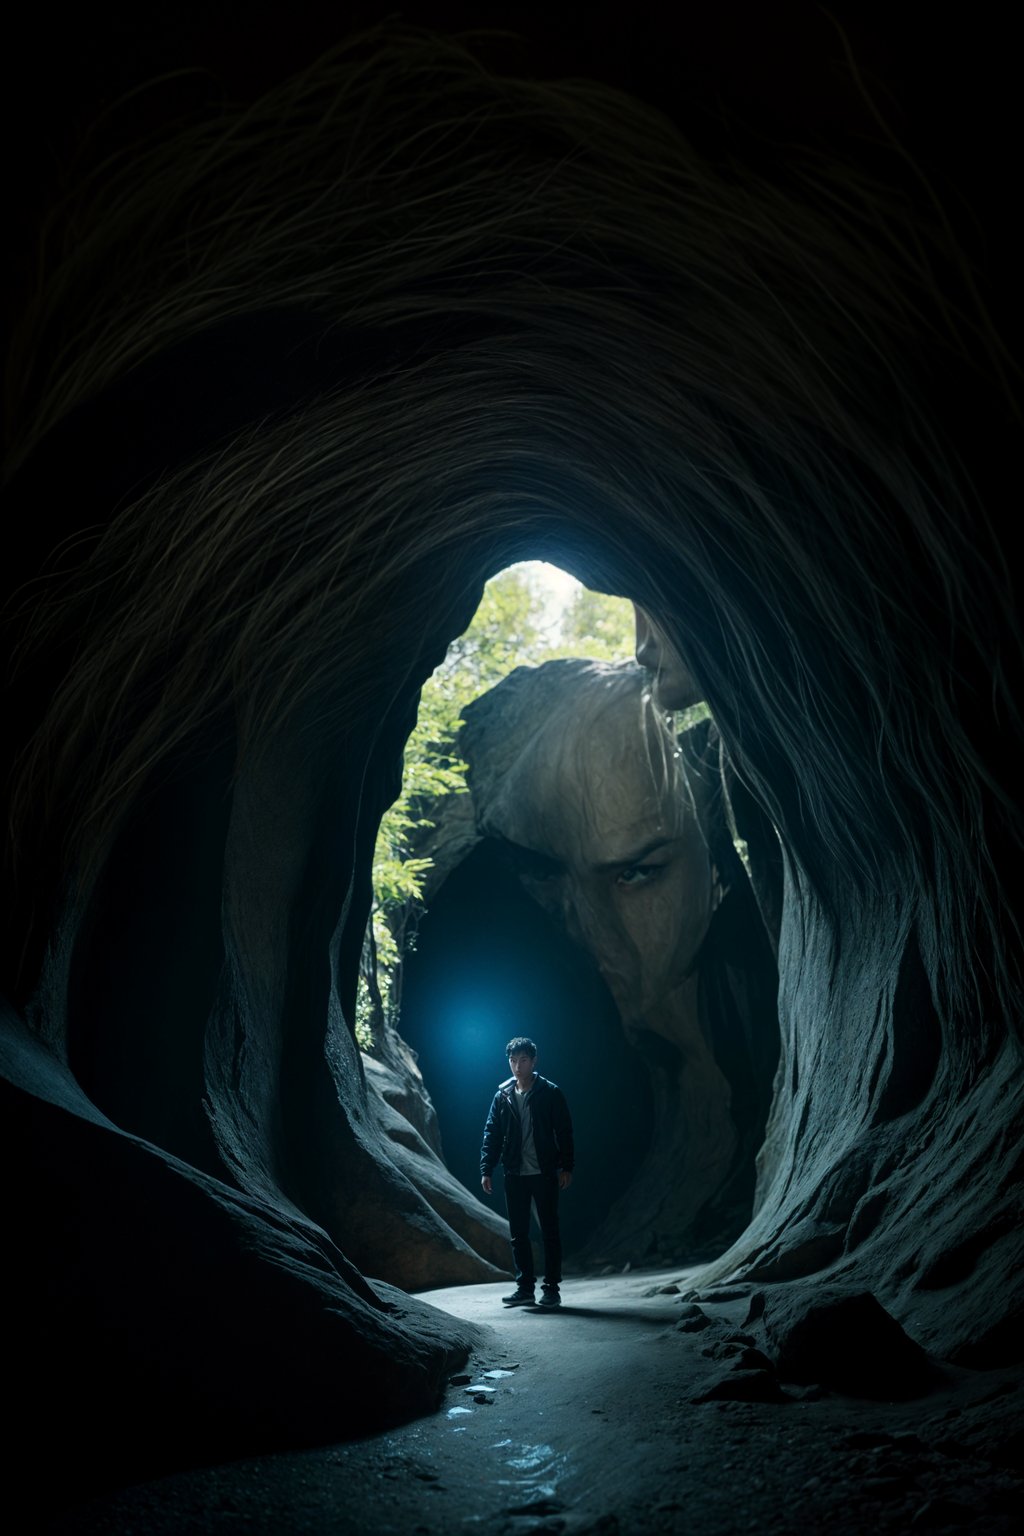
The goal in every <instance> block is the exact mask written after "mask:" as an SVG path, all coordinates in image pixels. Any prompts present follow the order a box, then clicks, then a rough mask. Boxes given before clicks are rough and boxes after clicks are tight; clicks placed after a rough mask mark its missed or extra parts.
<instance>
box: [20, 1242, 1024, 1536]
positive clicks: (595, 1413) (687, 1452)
mask: <svg viewBox="0 0 1024 1536" xmlns="http://www.w3.org/2000/svg"><path fill="white" fill-rule="evenodd" d="M673 1279H679V1280H680V1284H681V1286H682V1288H683V1289H685V1286H686V1280H685V1277H682V1278H680V1277H679V1276H678V1275H669V1274H666V1273H664V1272H662V1273H659V1274H646V1275H645V1274H629V1275H620V1276H609V1277H607V1278H603V1279H588V1280H578V1281H567V1282H566V1284H565V1286H564V1289H563V1295H564V1298H565V1303H566V1304H565V1305H564V1307H563V1308H562V1310H561V1312H559V1313H545V1312H541V1311H538V1310H532V1311H531V1310H527V1309H525V1308H516V1309H504V1308H502V1306H501V1304H500V1300H499V1298H500V1296H501V1294H502V1292H503V1291H505V1290H506V1289H507V1282H506V1284H503V1285H484V1286H466V1287H461V1288H458V1289H453V1290H446V1291H434V1292H430V1293H428V1294H427V1295H425V1296H424V1297H423V1298H422V1299H424V1300H428V1301H430V1302H431V1303H432V1304H433V1305H436V1306H439V1307H442V1308H444V1309H445V1310H447V1311H450V1312H453V1313H456V1314H457V1315H458V1316H460V1317H463V1318H468V1319H470V1320H472V1321H473V1322H477V1323H482V1324H485V1325H487V1326H489V1328H490V1330H491V1332H490V1334H489V1336H488V1344H487V1346H486V1348H484V1349H482V1350H481V1351H480V1353H479V1354H478V1355H477V1356H476V1357H475V1358H474V1359H473V1360H472V1361H471V1362H470V1364H469V1366H468V1367H467V1371H468V1373H469V1374H470V1377H471V1381H470V1383H469V1385H470V1386H475V1385H477V1384H480V1385H481V1386H485V1387H486V1388H487V1398H488V1400H487V1401H477V1400H476V1398H477V1397H478V1396H480V1395H482V1394H480V1393H475V1394H474V1393H473V1392H468V1391H466V1390H465V1388H464V1386H463V1385H461V1384H455V1385H452V1386H450V1387H449V1389H448V1391H447V1393H446V1396H445V1401H444V1404H443V1406H442V1407H441V1409H440V1410H439V1411H438V1413H436V1414H435V1415H433V1416H431V1417H430V1418H428V1419H419V1420H416V1421H415V1422H413V1423H411V1424H408V1425H406V1426H404V1427H403V1428H401V1429H398V1430H394V1431H391V1432H389V1433H386V1434H383V1435H380V1436H376V1437H374V1438H372V1439H368V1440H365V1441H359V1442H349V1443H347V1444H343V1445H338V1446H333V1447H327V1448H322V1449H318V1450H313V1451H308V1452H301V1453H295V1454H288V1455H281V1456H273V1457H262V1458H259V1459H253V1460H251V1461H244V1462H235V1463H232V1464H230V1465H227V1466H222V1467H217V1468H212V1469H208V1470H204V1471H198V1472H192V1473H181V1474H177V1475H175V1476H172V1477H167V1478H162V1479H159V1480H158V1481H156V1482H153V1483H148V1484H143V1485H139V1486H138V1487H136V1488H134V1489H127V1490H123V1491H121V1492H119V1493H117V1494H114V1495H112V1496H110V1497H108V1498H106V1499H102V1500H97V1501H95V1502H94V1503H92V1504H91V1505H89V1506H84V1507H82V1508H80V1509H79V1510H78V1511H76V1512H74V1513H73V1514H70V1515H67V1516H65V1517H64V1518H62V1519H61V1520H59V1521H57V1522H56V1523H52V1524H51V1526H50V1527H48V1528H47V1529H48V1530H50V1531H52V1532H53V1536H129V1533H135V1536H172V1533H173V1536H185V1533H187V1536H192V1533H195V1536H204V1533H207V1532H216V1533H218V1536H223V1533H226V1532H228V1531H231V1532H238V1533H245V1536H293V1533H296V1536H297V1533H300V1532H302V1533H310V1536H328V1533H329V1536H371V1533H372V1536H377V1533H380V1536H389V1533H394V1536H450V1533H459V1532H467V1533H472V1532H474V1531H476V1530H478V1529H482V1530H485V1531H487V1532H488V1533H489V1536H490V1533H500V1536H514V1533H519V1532H523V1533H527V1532H528V1533H531V1536H538V1533H552V1536H555V1533H564V1536H583V1533H592V1536H647V1533H662V1532H665V1533H676V1532H680V1533H681V1532H689V1531H695V1532H696V1531H699V1532H701V1533H702V1536H719V1533H722V1536H725V1533H731V1532H740V1531H757V1530H765V1529H767V1530H771V1531H773V1532H776V1531H778V1532H789V1531H792V1532H797V1531H801V1532H807V1531H810V1532H818V1531H829V1532H848V1533H861V1532H865V1533H867V1532H877V1531H886V1532H899V1533H901V1536H902V1533H904V1532H911V1533H913V1532H917V1531H929V1532H934V1531H936V1530H947V1529H949V1530H954V1529H958V1528H959V1529H962V1528H963V1526H964V1525H965V1524H969V1526H970V1529H971V1531H972V1532H985V1533H988V1532H992V1533H1002V1532H1010V1531H1012V1530H1015V1529H1016V1525H1015V1522H1014V1520H1013V1519H1012V1517H1011V1513H1012V1511H1013V1510H1014V1509H1016V1510H1017V1511H1018V1512H1019V1509H1020V1508H1021V1507H1024V1506H1022V1503H1021V1485H1020V1483H1019V1481H1018V1480H1017V1478H1016V1477H1014V1476H1013V1475H1012V1474H1011V1472H1010V1471H1007V1470H1004V1469H1000V1468H997V1467H993V1465H992V1464H991V1461H990V1460H989V1459H988V1456H987V1454H984V1451H985V1447H986V1446H988V1441H986V1440H985V1435H984V1431H985V1428H986V1426H988V1429H989V1431H990V1433H989V1440H991V1426H992V1424H993V1423H994V1422H995V1421H996V1420H998V1419H999V1418H1002V1417H1004V1416H1005V1413H1006V1411H1007V1409H1009V1408H1010V1406H1011V1404H1017V1403H1019V1401H1020V1396H1021V1394H1020V1391H1019V1386H1020V1382H1019V1372H1018V1373H1017V1374H1016V1375H1013V1374H1003V1375H999V1374H997V1373H991V1372H988V1373H959V1374H957V1375H956V1377H955V1378H953V1377H950V1379H949V1385H948V1390H947V1389H943V1390H940V1391H939V1392H936V1393H932V1394H930V1395H929V1396H928V1397H927V1398H926V1399H924V1400H922V1401H921V1402H920V1403H910V1404H898V1405H894V1404H888V1403H877V1402H873V1403H867V1402H861V1401H856V1400H852V1399H849V1398H841V1397H836V1396H821V1395H817V1396H816V1395H813V1394H812V1395H810V1396H803V1395H799V1394H797V1393H794V1392H792V1391H789V1390H787V1391H786V1392H785V1394H784V1396H783V1400H782V1401H780V1402H775V1403H748V1402H738V1401H716V1400H712V1401H706V1402H701V1403H695V1402H694V1401H693V1399H694V1398H695V1397H700V1396H701V1395H702V1393H703V1392H705V1391H707V1390H708V1388H709V1387H712V1386H713V1385H714V1383H715V1382H721V1381H723V1380H724V1379H725V1377H726V1376H727V1375H728V1368H729V1360H728V1351H729V1348H730V1346H729V1345H728V1339H729V1337H730V1335H732V1334H734V1333H735V1332H736V1331H737V1330H738V1329H739V1327H740V1325H741V1324H742V1320H743V1317H744V1316H745V1314H746V1300H745V1298H734V1299H732V1300H728V1301H724V1302H718V1303H715V1302H712V1301H710V1300H709V1299H706V1298H703V1299H702V1305H703V1307H704V1310H705V1311H706V1313H707V1314H708V1316H709V1317H711V1318H712V1319H713V1320H714V1321H713V1322H712V1324H711V1325H710V1326H708V1327H706V1328H704V1329H703V1330H702V1331H700V1332H697V1333H686V1332H682V1331H680V1330H679V1329H678V1328H677V1327H676V1324H677V1322H678V1320H679V1318H680V1316H681V1314H682V1313H683V1312H684V1311H685V1310H686V1303H685V1302H684V1301H683V1299H682V1297H681V1296H680V1295H679V1294H652V1292H655V1291H656V1288H657V1287H659V1286H663V1285H665V1284H666V1283H668V1282H670V1281H671V1280H673ZM732 1348H733V1352H734V1353H735V1346H732ZM716 1354H717V1358H715V1356H716ZM732 1364H733V1365H735V1360H733V1361H732ZM491 1371H501V1372H507V1373H508V1374H505V1375H497V1376H489V1375H487V1374H486V1373H487V1372H491ZM965 1415H966V1417H965ZM972 1416H973V1417H972ZM954 1421H956V1422H955V1424H954ZM965 1425H966V1426H968V1428H970V1427H972V1426H973V1433H974V1439H973V1442H972V1440H971V1435H970V1434H966V1435H965V1434H964V1426H965ZM951 1426H953V1427H954V1428H955V1429H956V1432H957V1433H958V1434H961V1435H962V1437H963V1440H962V1443H960V1442H957V1441H955V1440H953V1439H951V1432H952V1431H951ZM952 1445H959V1449H958V1450H957V1451H955V1452H954V1451H952V1450H951V1449H950V1447H951V1446H952ZM989 1449H990V1446H989Z"/></svg>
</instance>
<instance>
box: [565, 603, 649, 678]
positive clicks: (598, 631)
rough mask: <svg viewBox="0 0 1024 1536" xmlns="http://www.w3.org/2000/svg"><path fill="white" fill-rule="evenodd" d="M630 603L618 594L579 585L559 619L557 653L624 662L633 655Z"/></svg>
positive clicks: (632, 622) (633, 642) (633, 641)
mask: <svg viewBox="0 0 1024 1536" xmlns="http://www.w3.org/2000/svg"><path fill="white" fill-rule="evenodd" d="M634 644H635V624H634V620H633V605H632V603H627V602H626V601H625V599H623V598H621V597H608V596H607V595H606V594H605V593H604V592H590V591H588V589H587V588H586V587H580V589H579V591H577V592H576V593H574V595H573V599H572V602H571V603H570V604H569V607H568V608H567V610H566V613H565V617H564V618H563V620H562V631H561V639H560V644H559V648H558V654H559V655H560V656H589V657H592V658H593V660H594V661H626V660H628V659H629V657H631V656H632V655H633V647H634Z"/></svg>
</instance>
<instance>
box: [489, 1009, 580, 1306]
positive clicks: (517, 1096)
mask: <svg viewBox="0 0 1024 1536" xmlns="http://www.w3.org/2000/svg"><path fill="white" fill-rule="evenodd" d="M505 1050H506V1054H507V1056H508V1064H509V1066H510V1067H511V1068H512V1076H511V1077H510V1078H509V1079H508V1080H507V1082H504V1083H502V1084H501V1085H500V1087H499V1088H498V1091H497V1093H496V1094H495V1095H494V1099H493V1102H492V1103H491V1108H490V1112H489V1114H488V1116H487V1124H486V1125H485V1126H484V1140H483V1146H482V1148H481V1149H480V1183H481V1185H482V1186H483V1190H484V1193H485V1194H487V1195H489V1194H490V1193H491V1190H492V1188H493V1185H492V1183H491V1174H492V1173H493V1172H494V1169H495V1168H496V1167H497V1165H498V1162H499V1161H500V1162H501V1164H502V1166H503V1168H504V1170H505V1204H506V1207H507V1209H508V1228H509V1237H510V1239H511V1241H512V1259H513V1262H514V1264H515V1271H516V1288H515V1290H514V1291H513V1292H512V1294H511V1295H510V1296H503V1297H502V1298H501V1299H502V1301H503V1302H504V1303H505V1305H506V1306H507V1307H520V1306H532V1305H533V1303H534V1300H535V1296H534V1288H535V1285H536V1275H535V1271H534V1265H533V1246H532V1244H531V1242H530V1202H531V1201H533V1203H534V1204H535V1205H536V1207H537V1216H538V1219H539V1221H540V1232H541V1238H542V1240H543V1243H544V1281H543V1284H542V1287H541V1297H540V1305H541V1306H542V1307H557V1306H559V1305H560V1304H561V1300H562V1297H561V1291H560V1289H559V1288H560V1286H561V1282H562V1239H561V1234H560V1232H559V1228H558V1195H559V1192H560V1191H561V1190H563V1189H568V1188H569V1185H570V1184H571V1183H572V1169H573V1140H572V1119H571V1117H570V1115H569V1106H568V1104H567V1103H566V1101H565V1094H564V1093H563V1092H562V1090H561V1088H559V1087H557V1086H556V1084H554V1083H552V1082H549V1081H548V1079H547V1078H546V1077H541V1076H540V1074H539V1073H538V1071H537V1047H536V1045H535V1044H534V1043H533V1041H532V1040H529V1039H527V1038H526V1036H525V1035H517V1036H516V1038H515V1039H514V1040H510V1041H509V1043H508V1045H507V1046H506V1047H505Z"/></svg>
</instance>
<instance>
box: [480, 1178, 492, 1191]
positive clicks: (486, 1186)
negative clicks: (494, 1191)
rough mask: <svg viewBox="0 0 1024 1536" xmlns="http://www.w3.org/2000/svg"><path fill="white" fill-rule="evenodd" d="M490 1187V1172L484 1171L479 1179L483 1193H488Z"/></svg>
mask: <svg viewBox="0 0 1024 1536" xmlns="http://www.w3.org/2000/svg"><path fill="white" fill-rule="evenodd" d="M491 1187H492V1186H491V1177H490V1174H487V1173H485V1174H484V1176H483V1178H482V1179H481V1180H480V1188H481V1189H482V1190H483V1192H484V1194H485V1195H489V1194H490V1192H491Z"/></svg>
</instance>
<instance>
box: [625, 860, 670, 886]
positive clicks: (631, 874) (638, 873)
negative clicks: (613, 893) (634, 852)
mask: <svg viewBox="0 0 1024 1536" xmlns="http://www.w3.org/2000/svg"><path fill="white" fill-rule="evenodd" d="M664 869H665V866H664V864H630V865H629V867H628V868H627V869H620V870H619V872H618V874H617V875H616V877H615V883H616V885H621V886H623V887H624V888H625V889H626V890H628V891H635V890H636V889H637V888H638V887H639V886H641V885H651V884H652V882H653V881H655V880H657V879H658V877H659V876H660V875H661V874H662V872H663V871H664Z"/></svg>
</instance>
